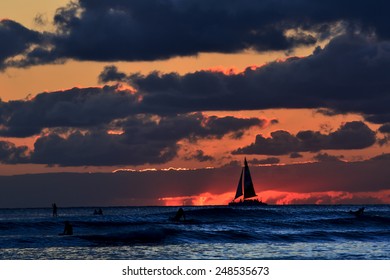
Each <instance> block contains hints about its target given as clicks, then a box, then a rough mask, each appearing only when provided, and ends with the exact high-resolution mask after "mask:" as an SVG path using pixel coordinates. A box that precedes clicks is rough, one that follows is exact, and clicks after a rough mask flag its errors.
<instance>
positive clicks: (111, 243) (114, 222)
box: [0, 205, 390, 260]
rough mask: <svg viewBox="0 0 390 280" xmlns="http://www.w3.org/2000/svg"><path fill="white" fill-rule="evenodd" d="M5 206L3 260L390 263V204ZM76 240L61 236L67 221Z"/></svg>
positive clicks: (1, 214) (0, 213)
mask: <svg viewBox="0 0 390 280" xmlns="http://www.w3.org/2000/svg"><path fill="white" fill-rule="evenodd" d="M359 207H361V206H360V205H359V206H353V205H336V206H333V205H332V206H318V205H294V206H292V205H290V206H261V207H246V208H240V207H228V206H208V207H206V206H202V207H184V210H185V213H186V222H185V223H177V222H173V221H171V220H170V219H169V217H172V216H174V215H175V213H176V211H177V209H178V207H107V208H102V209H103V212H104V215H102V216H98V215H93V211H94V208H59V210H58V217H52V216H51V209H50V208H40V209H38V208H34V209H0V259H10V260H26V259H45V260H50V259H75V260H80V259H82V260H86V259H93V260H98V259H104V260H111V259H115V260H116V259H133V260H136V259H185V260H186V259H201V260H204V259H206V260H207V259H298V260H303V259H321V260H327V259H335V260H339V259H342V260H347V259H357V260H365V259H369V260H377V259H390V205H366V206H365V207H366V210H365V213H364V215H363V216H361V217H355V216H354V215H351V214H350V213H349V210H356V209H358V208H359ZM65 221H70V222H71V224H72V225H73V231H74V234H73V235H72V236H61V235H59V233H61V232H62V231H63V228H64V222H65Z"/></svg>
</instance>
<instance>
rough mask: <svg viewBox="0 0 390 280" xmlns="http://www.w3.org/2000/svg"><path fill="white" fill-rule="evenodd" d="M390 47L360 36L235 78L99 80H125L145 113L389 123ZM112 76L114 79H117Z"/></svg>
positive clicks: (111, 71)
mask: <svg viewBox="0 0 390 280" xmlns="http://www.w3.org/2000/svg"><path fill="white" fill-rule="evenodd" d="M388 69H390V43H389V42H379V41H377V39H376V38H373V37H372V38H365V37H362V36H360V35H356V36H355V35H345V36H340V37H337V38H335V39H333V40H332V41H331V42H330V43H329V44H328V45H327V46H326V47H324V49H320V48H317V49H316V50H315V51H314V53H313V54H312V55H310V56H308V57H304V58H290V59H288V60H287V61H284V62H274V63H270V64H267V65H265V66H263V67H259V68H256V69H253V68H248V69H246V70H245V71H244V72H243V73H240V74H230V75H226V74H224V73H221V72H211V71H198V72H194V73H188V74H185V75H179V74H177V73H167V74H162V73H158V72H152V73H150V74H148V75H141V74H130V75H127V76H126V78H124V76H123V75H124V73H121V72H119V71H118V70H117V69H116V68H114V67H112V66H110V67H108V68H106V69H105V70H104V72H103V73H102V75H101V79H102V80H105V81H113V80H115V81H119V80H120V81H126V82H127V83H129V84H130V85H132V86H133V87H134V88H135V89H136V90H138V93H139V94H141V95H142V96H143V102H142V103H141V104H140V107H141V108H142V109H143V110H145V111H149V112H154V113H167V112H175V111H179V112H186V111H190V112H191V111H202V110H245V109H246V110H251V109H269V108H315V109H317V108H327V109H326V110H321V112H322V113H326V114H339V113H358V114H362V115H363V116H364V117H365V118H366V119H367V120H368V121H370V122H375V123H386V122H389V120H390V115H389V114H388V106H387V104H389V103H390V80H389V79H388ZM116 77H117V78H116Z"/></svg>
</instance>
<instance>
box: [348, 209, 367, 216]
mask: <svg viewBox="0 0 390 280" xmlns="http://www.w3.org/2000/svg"><path fill="white" fill-rule="evenodd" d="M349 213H351V214H353V215H355V216H356V217H360V216H361V215H363V213H364V207H361V208H359V209H358V210H356V211H352V210H350V211H349Z"/></svg>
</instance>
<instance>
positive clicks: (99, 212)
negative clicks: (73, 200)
mask: <svg viewBox="0 0 390 280" xmlns="http://www.w3.org/2000/svg"><path fill="white" fill-rule="evenodd" d="M93 214H94V215H103V210H102V208H99V210H96V209H95V211H93Z"/></svg>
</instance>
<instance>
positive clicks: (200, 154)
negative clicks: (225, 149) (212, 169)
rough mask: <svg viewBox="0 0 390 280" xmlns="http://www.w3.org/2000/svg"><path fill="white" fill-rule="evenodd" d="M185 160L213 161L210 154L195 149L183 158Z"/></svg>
mask: <svg viewBox="0 0 390 280" xmlns="http://www.w3.org/2000/svg"><path fill="white" fill-rule="evenodd" d="M184 159H185V160H197V161H199V162H205V161H213V160H214V158H213V157H212V156H209V155H206V154H205V153H204V152H203V151H202V150H196V151H195V153H194V154H193V155H191V156H187V157H185V158H184Z"/></svg>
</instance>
